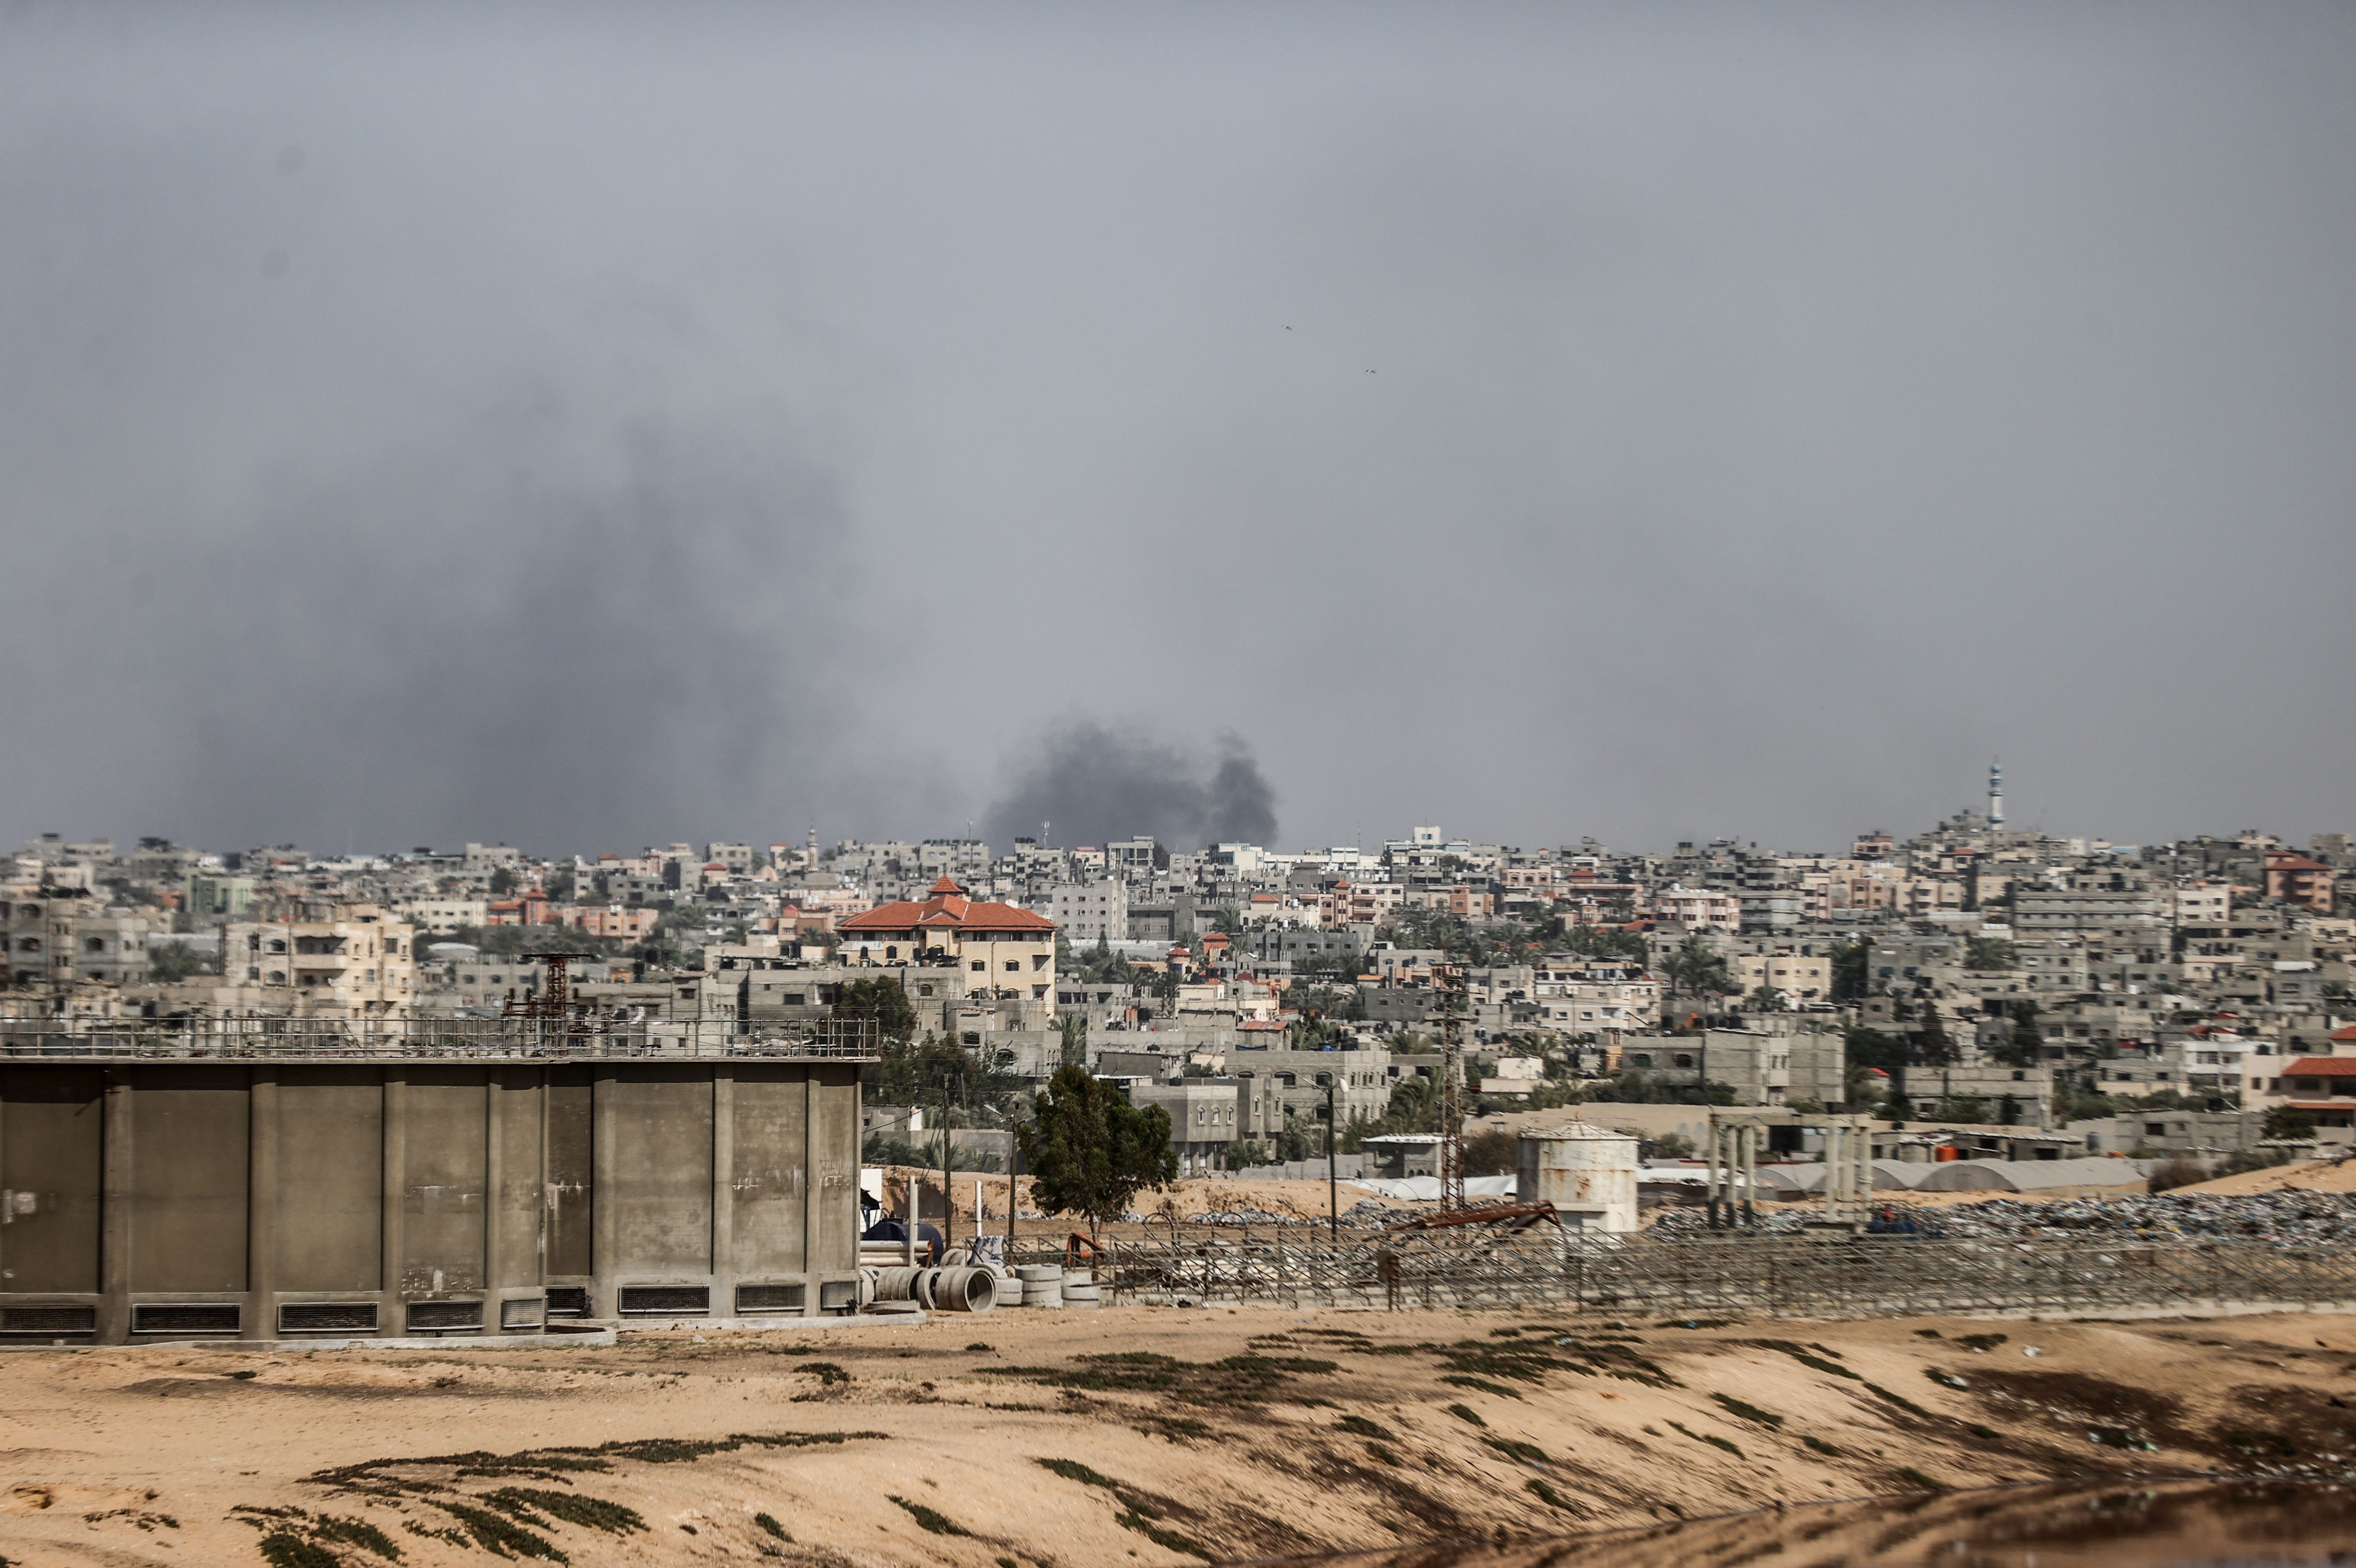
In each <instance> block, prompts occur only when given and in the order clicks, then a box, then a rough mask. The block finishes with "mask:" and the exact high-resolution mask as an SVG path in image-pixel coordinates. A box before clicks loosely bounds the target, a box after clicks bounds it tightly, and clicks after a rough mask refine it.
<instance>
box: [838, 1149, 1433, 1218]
mask: <svg viewBox="0 0 2356 1568" xmlns="http://www.w3.org/2000/svg"><path fill="white" fill-rule="evenodd" d="M917 1174H918V1179H919V1181H920V1183H921V1186H922V1189H923V1191H924V1212H925V1217H926V1219H928V1220H930V1219H936V1218H937V1216H938V1215H939V1213H940V1202H941V1178H940V1172H938V1171H929V1172H919V1173H917ZM907 1179H908V1168H906V1167H905V1166H897V1165H892V1166H884V1167H883V1202H884V1208H885V1210H886V1211H887V1212H891V1213H895V1214H896V1213H900V1212H902V1211H903V1207H904V1205H905V1202H906V1193H907ZM1020 1180H1021V1182H1022V1200H1023V1212H1024V1213H1025V1214H1033V1213H1036V1212H1038V1211H1039V1202H1038V1200H1037V1197H1036V1196H1035V1194H1034V1193H1033V1189H1032V1182H1031V1179H1030V1178H1029V1177H1027V1176H1025V1177H1023V1178H1021V1179H1020ZM976 1182H979V1183H980V1198H981V1210H982V1213H983V1216H984V1219H985V1220H986V1221H987V1223H988V1225H989V1228H990V1229H991V1231H993V1232H1004V1231H1005V1229H1006V1178H1005V1177H1003V1176H991V1175H989V1174H987V1173H982V1174H979V1175H978V1174H977V1173H975V1172H972V1171H967V1170H960V1171H957V1172H955V1173H954V1174H953V1175H952V1176H951V1178H950V1197H951V1199H952V1200H954V1202H955V1204H956V1213H957V1217H958V1221H959V1226H958V1230H959V1233H960V1234H963V1233H966V1232H968V1231H969V1229H970V1227H971V1221H972V1220H973V1216H974V1197H975V1183H976ZM1336 1185H1337V1191H1336V1193H1335V1195H1334V1196H1336V1197H1338V1198H1339V1200H1340V1201H1341V1206H1342V1211H1343V1212H1344V1213H1345V1214H1346V1213H1348V1212H1349V1211H1350V1210H1351V1209H1352V1208H1353V1207H1354V1206H1355V1205H1357V1204H1359V1203H1362V1202H1365V1201H1367V1200H1375V1201H1377V1202H1379V1201H1381V1200H1379V1199H1376V1196H1375V1193H1374V1191H1373V1189H1370V1188H1365V1187H1354V1186H1352V1185H1351V1184H1350V1183H1349V1182H1348V1181H1346V1180H1344V1181H1342V1182H1340V1183H1338V1184H1336ZM1327 1201H1328V1199H1327V1193H1326V1190H1325V1183H1323V1181H1242V1180H1235V1179H1228V1178H1226V1177H1190V1178H1188V1179H1185V1180H1183V1181H1174V1182H1173V1183H1171V1184H1170V1185H1169V1186H1168V1187H1166V1188H1162V1189H1158V1190H1153V1191H1146V1192H1141V1193H1139V1194H1138V1195H1137V1197H1136V1199H1135V1200H1134V1201H1133V1202H1132V1204H1131V1205H1130V1206H1131V1208H1132V1209H1134V1210H1135V1211H1137V1212H1138V1213H1141V1214H1154V1213H1158V1212H1160V1211H1161V1210H1162V1207H1163V1206H1164V1205H1165V1204H1167V1205H1168V1206H1169V1207H1170V1209H1171V1210H1172V1211H1173V1212H1174V1213H1176V1214H1177V1215H1178V1217H1179V1218H1181V1219H1186V1220H1191V1219H1193V1218H1194V1216H1196V1215H1198V1214H1210V1213H1225V1212H1231V1211H1236V1210H1243V1209H1258V1210H1264V1211H1268V1212H1269V1213H1272V1214H1286V1215H1290V1216H1292V1217H1293V1218H1295V1219H1301V1220H1323V1219H1324V1218H1325V1216H1326V1205H1327ZM1397 1207H1398V1209H1399V1210H1400V1211H1401V1212H1402V1213H1406V1212H1409V1211H1413V1210H1415V1209H1417V1208H1419V1207H1424V1208H1429V1207H1431V1205H1429V1204H1426V1205H1417V1204H1412V1203H1402V1204H1398V1205H1397ZM1016 1227H1017V1230H1018V1232H1024V1231H1028V1232H1037V1233H1041V1234H1046V1233H1055V1232H1063V1231H1068V1230H1073V1229H1081V1230H1085V1229H1086V1228H1087V1221H1084V1220H1082V1219H1080V1218H1078V1217H1077V1216H1076V1215H1056V1216H1053V1217H1051V1218H1050V1219H1049V1220H1044V1221H1043V1220H1018V1221H1016Z"/></svg>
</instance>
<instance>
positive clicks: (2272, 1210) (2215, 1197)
mask: <svg viewBox="0 0 2356 1568" xmlns="http://www.w3.org/2000/svg"><path fill="white" fill-rule="evenodd" d="M1890 1211H1891V1212H1892V1214H1894V1215H1895V1216H1896V1217H1897V1221H1898V1224H1899V1225H1900V1226H1901V1227H1902V1229H1901V1230H1899V1232H1897V1233H1898V1234H1899V1235H1900V1236H1901V1237H1902V1236H1905V1235H1917V1236H1952V1237H1973V1238H1978V1237H1988V1238H1995V1239H2002V1238H2005V1237H2019V1238H2021V1239H2023V1240H2028V1239H2030V1238H2054V1237H2062V1236H2070V1235H2075V1234H2080V1233H2083V1232H2089V1231H2092V1232H2103V1233H2106V1234H2114V1235H2118V1234H2124V1235H2132V1236H2136V1237H2139V1238H2141V1239H2144V1240H2147V1241H2184V1242H2200V1241H2207V1240H2211V1239H2217V1238H2222V1239H2228V1240H2262V1241H2269V1242H2274V1243H2279V1244H2281V1245H2283V1246H2312V1245H2315V1244H2317V1243H2324V1242H2340V1241H2350V1240H2356V1193H2343V1192H2304V1191H2298V1190H2296V1189H2293V1190H2286V1191H2280V1192H2249V1193H2240V1194H2230V1195H2229V1194H2222V1193H2198V1194H2178V1193H2173V1192H2163V1193H2159V1194H2158V1195H2156V1196H2144V1195H2142V1194H2137V1195H2135V1196H2132V1197H2124V1198H2072V1199H2060V1200H2053V1201H2051V1202H2044V1203H2026V1202H2022V1201H2020V1200H2018V1199H2007V1198H1998V1199H1991V1200H1988V1201H1987V1202H1985V1203H1959V1204H1956V1205H1954V1207H1952V1208H1944V1209H1929V1208H1916V1207H1913V1206H1912V1205H1905V1204H1893V1205H1891V1206H1890ZM1877 1212H1879V1211H1878V1210H1877ZM1818 1217H1819V1215H1818V1211H1816V1209H1815V1206H1814V1205H1794V1206H1792V1207H1790V1208H1785V1207H1783V1206H1782V1205H1777V1206H1776V1207H1775V1208H1773V1209H1767V1210H1762V1212H1761V1214H1760V1216H1759V1226H1758V1229H1759V1231H1760V1232H1761V1233H1762V1234H1767V1235H1794V1234H1797V1233H1798V1232H1800V1231H1801V1229H1802V1228H1803V1227H1804V1225H1806V1224H1807V1223H1808V1222H1809V1221H1813V1220H1815V1219H1817V1218H1818ZM1708 1229H1709V1221H1708V1217H1707V1216H1706V1215H1705V1214H1704V1212H1703V1211H1701V1210H1698V1209H1672V1210H1670V1211H1667V1212H1665V1213H1664V1214H1663V1215H1662V1216H1661V1217H1660V1219H1659V1220H1658V1221H1655V1223H1654V1225H1653V1226H1652V1228H1651V1233H1652V1234H1654V1235H1655V1236H1659V1237H1661V1238H1663V1239H1664V1240H1667V1239H1671V1238H1675V1237H1680V1236H1690V1235H1699V1234H1703V1233H1705V1232H1708Z"/></svg>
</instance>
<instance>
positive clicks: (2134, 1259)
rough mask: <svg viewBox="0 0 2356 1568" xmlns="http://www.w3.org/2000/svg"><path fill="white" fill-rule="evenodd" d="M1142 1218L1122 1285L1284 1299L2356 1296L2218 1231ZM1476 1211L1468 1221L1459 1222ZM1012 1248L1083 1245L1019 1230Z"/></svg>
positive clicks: (1728, 1305)
mask: <svg viewBox="0 0 2356 1568" xmlns="http://www.w3.org/2000/svg"><path fill="white" fill-rule="evenodd" d="M1205 1229H1207V1228H1195V1229H1189V1228H1186V1227H1183V1226H1182V1227H1173V1228H1171V1229H1169V1230H1167V1231H1162V1230H1160V1229H1158V1228H1150V1230H1149V1233H1148V1234H1147V1235H1145V1236H1144V1237H1142V1238H1137V1239H1129V1240H1119V1241H1108V1242H1107V1243H1104V1251H1103V1254H1102V1256H1101V1257H1100V1258H1098V1259H1097V1260H1094V1261H1095V1266H1096V1268H1097V1272H1098V1277H1099V1278H1100V1279H1103V1280H1104V1281H1106V1283H1108V1285H1110V1287H1111V1289H1112V1292H1113V1295H1114V1296H1115V1298H1116V1299H1119V1300H1124V1301H1137V1302H1149V1303H1150V1302H1184V1303H1195V1304H1202V1305H1212V1304H1218V1303H1233V1304H1237V1305H1241V1304H1247V1303H1262V1304H1269V1305H1280V1306H1285V1307H1364V1308H1376V1309H1379V1308H1383V1307H1390V1306H1394V1305H1395V1306H1397V1307H1424V1308H1432V1307H1439V1308H1476V1309H1478V1308H1525V1307H1552V1308H1556V1309H1560V1310H1567V1311H1569V1312H1574V1313H1599V1314H1607V1315H1612V1316H1635V1317H1820V1318H1851V1317H1926V1316H1943V1315H1944V1316H1959V1317H1970V1316H1982V1315H1988V1314H2011V1315H2038V1316H2046V1315H2051V1316H2084V1315H2088V1314H2103V1313H2118V1312H2127V1313H2136V1314H2152V1313H2165V1312H2169V1311H2183V1312H2188V1313H2199V1312H2208V1311H2214V1310H2217V1309H2219V1308H2221V1307H2251V1306H2274V1307H2301V1308H2304V1307H2326V1306H2345V1305H2351V1304H2356V1258H2351V1257H2350V1256H2349V1255H2347V1254H2346V1253H2344V1252H2343V1251H2342V1250H2341V1249H2339V1248H2336V1247H2335V1248H2329V1249H2327V1248H2322V1247H2316V1246H2297V1245H2284V1244H2282V1243H2273V1242H2267V1241H2263V1240H2239V1239H2232V1240H2228V1239H2220V1240H2216V1241H2206V1242H2201V1243H2181V1242H2147V1241H2136V1240H2128V1239H2121V1240H2117V1241H2111V1240H2086V1239H2080V1238H2051V1239H2043V1238H2040V1239H2034V1240H2016V1239H2003V1240H1996V1239H1982V1238H1946V1239H1940V1238H1898V1237H1879V1236H1853V1235H1846V1234H1842V1235H1827V1236H1821V1237H1818V1236H1802V1237H1759V1236H1712V1237H1699V1238H1679V1239H1676V1240H1654V1239H1650V1238H1645V1237H1624V1236H1612V1237H1602V1236H1593V1237H1586V1236H1579V1235H1576V1234H1569V1233H1560V1234H1558V1233H1557V1232H1554V1231H1553V1229H1552V1227H1550V1226H1549V1227H1544V1228H1542V1230H1541V1231H1538V1232H1521V1233H1518V1234H1498V1233H1494V1232H1491V1233H1487V1234H1463V1233H1456V1234H1448V1233H1437V1234H1435V1233H1423V1234H1414V1233H1393V1234H1387V1235H1375V1236H1360V1237H1356V1238H1345V1239H1344V1241H1343V1242H1342V1243H1341V1244H1340V1245H1338V1246H1337V1245H1335V1244H1333V1243H1332V1242H1331V1241H1330V1240H1329V1239H1327V1237H1326V1235H1325V1233H1324V1232H1323V1230H1322V1228H1320V1227H1316V1226H1311V1225H1306V1224H1302V1225H1282V1226H1278V1225H1271V1226H1268V1227H1265V1228H1253V1229H1250V1230H1247V1231H1242V1232H1229V1231H1226V1230H1225V1228H1222V1232H1220V1233H1203V1232H1204V1230H1205ZM1468 1229H1470V1228H1469V1227H1468ZM1015 1252H1016V1255H1015V1256H1014V1257H1013V1258H1012V1259H1010V1262H1011V1263H1045V1262H1053V1261H1065V1262H1067V1263H1075V1264H1076V1263H1077V1262H1078V1261H1080V1260H1077V1259H1074V1258H1071V1257H1069V1256H1067V1251H1066V1243H1065V1242H1064V1241H1063V1239H1062V1238H1060V1237H1055V1236H1053V1235H1043V1236H1039V1237H1036V1238H1032V1237H1025V1238H1023V1241H1022V1242H1021V1243H1018V1245H1017V1247H1016V1249H1015Z"/></svg>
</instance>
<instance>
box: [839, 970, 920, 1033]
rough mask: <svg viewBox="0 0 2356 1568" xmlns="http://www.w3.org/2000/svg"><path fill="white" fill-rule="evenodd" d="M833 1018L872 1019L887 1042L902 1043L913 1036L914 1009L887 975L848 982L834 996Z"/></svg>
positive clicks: (895, 981)
mask: <svg viewBox="0 0 2356 1568" xmlns="http://www.w3.org/2000/svg"><path fill="white" fill-rule="evenodd" d="M834 1016H835V1017H836V1018H839V1019H874V1020H875V1026H876V1028H877V1029H878V1030H879V1031H880V1032H881V1033H882V1034H883V1038H884V1039H885V1040H904V1041H905V1040H909V1039H911V1038H913V1037H914V1036H915V1034H916V1008H915V1007H914V1006H913V1005H911V1004H910V1002H909V1000H908V993H907V992H906V991H905V990H904V989H903V988H902V987H901V985H900V982H899V980H898V979H897V978H896V977H894V976H890V975H880V976H876V977H874V978H873V979H868V980H848V981H845V982H844V983H843V985H842V987H841V989H840V990H839V991H837V992H836V993H835V1002H834Z"/></svg>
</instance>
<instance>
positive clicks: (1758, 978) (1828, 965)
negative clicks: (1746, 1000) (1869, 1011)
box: [1727, 953, 1833, 1002]
mask: <svg viewBox="0 0 2356 1568" xmlns="http://www.w3.org/2000/svg"><path fill="white" fill-rule="evenodd" d="M1727 964H1728V967H1729V968H1730V970H1731V971H1732V977H1733V980H1734V983H1735V989H1736V990H1737V991H1738V992H1740V994H1741V995H1743V996H1746V997H1747V996H1749V995H1750V994H1751V992H1753V991H1756V990H1758V989H1759V988H1760V987H1762V986H1764V987H1767V989H1769V990H1771V991H1781V992H1782V993H1783V995H1785V996H1786V997H1790V998H1791V999H1792V1000H1794V1001H1795V1002H1821V1001H1827V1000H1829V999H1830V998H1831V997H1832V994H1833V963H1832V959H1831V958H1830V957H1829V956H1827V955H1823V954H1806V953H1738V954H1736V955H1734V956H1733V957H1732V958H1730V959H1729V960H1728V961H1727Z"/></svg>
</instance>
